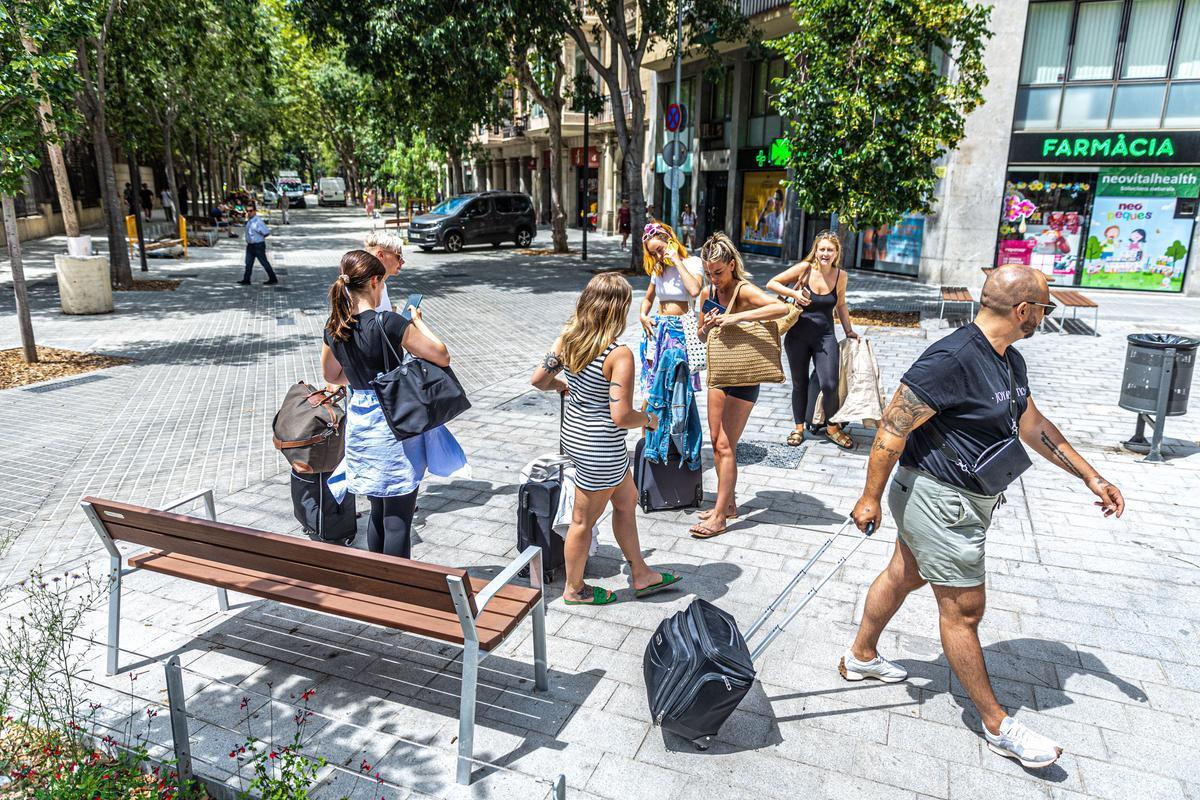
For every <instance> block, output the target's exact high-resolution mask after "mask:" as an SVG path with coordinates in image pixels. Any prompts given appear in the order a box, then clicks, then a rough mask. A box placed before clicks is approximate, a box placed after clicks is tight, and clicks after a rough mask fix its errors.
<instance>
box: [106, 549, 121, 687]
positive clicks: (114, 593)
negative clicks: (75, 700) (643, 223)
mask: <svg viewBox="0 0 1200 800" xmlns="http://www.w3.org/2000/svg"><path fill="white" fill-rule="evenodd" d="M108 580H109V584H108V667H107V674H109V675H116V674H117V666H118V663H117V662H118V658H119V654H120V652H121V559H120V558H118V557H117V556H109V559H108Z"/></svg>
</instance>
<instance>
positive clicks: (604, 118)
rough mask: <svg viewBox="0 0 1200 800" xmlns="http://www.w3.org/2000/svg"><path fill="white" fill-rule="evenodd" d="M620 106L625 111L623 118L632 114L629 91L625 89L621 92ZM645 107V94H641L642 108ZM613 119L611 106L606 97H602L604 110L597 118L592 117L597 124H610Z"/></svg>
mask: <svg viewBox="0 0 1200 800" xmlns="http://www.w3.org/2000/svg"><path fill="white" fill-rule="evenodd" d="M621 105H622V107H623V108H624V109H625V116H626V117H628V116H630V115H631V114H633V102H632V100H631V98H630V94H629V90H628V89H625V90H623V91H622V92H621ZM645 106H646V93H645V91H643V92H642V107H643V108H645ZM612 118H613V104H612V103H611V102H609V97H608V95H605V96H604V110H603V111H601V112H600V114H599V115H598V116H595V117H593V118H592V119H595V120H597V121H599V122H611V121H612Z"/></svg>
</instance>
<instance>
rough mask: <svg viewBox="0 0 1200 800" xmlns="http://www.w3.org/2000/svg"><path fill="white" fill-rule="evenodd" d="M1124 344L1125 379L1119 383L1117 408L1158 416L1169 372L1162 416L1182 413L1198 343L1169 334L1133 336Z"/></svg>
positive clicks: (1174, 415) (1184, 411)
mask: <svg viewBox="0 0 1200 800" xmlns="http://www.w3.org/2000/svg"><path fill="white" fill-rule="evenodd" d="M1127 341H1128V342H1129V346H1128V349H1127V350H1126V351H1125V377H1124V379H1123V380H1122V381H1121V399H1120V400H1119V401H1118V402H1119V404H1120V406H1121V408H1124V409H1127V410H1129V411H1137V412H1141V413H1146V414H1157V413H1159V399H1160V398H1159V394H1160V392H1161V391H1162V389H1163V388H1164V381H1163V378H1164V373H1165V372H1167V371H1170V372H1171V373H1172V374H1171V376H1170V383H1169V384H1168V385H1167V386H1166V389H1167V406H1166V411H1165V413H1166V416H1168V417H1176V416H1180V415H1182V414H1186V413H1187V404H1188V395H1189V393H1190V392H1191V387H1192V371H1193V369H1194V367H1195V365H1196V348H1198V347H1200V340H1196V339H1189V338H1188V337H1186V336H1176V335H1175V334H1173V333H1133V334H1130V335H1129V336H1128V337H1127ZM1171 351H1174V352H1173V353H1172V352H1171Z"/></svg>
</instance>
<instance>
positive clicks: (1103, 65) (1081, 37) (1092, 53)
mask: <svg viewBox="0 0 1200 800" xmlns="http://www.w3.org/2000/svg"><path fill="white" fill-rule="evenodd" d="M1121 5H1122V0H1104V2H1099V3H1083V4H1082V5H1080V6H1079V18H1078V21H1077V22H1076V23H1075V43H1074V45H1073V46H1072V48H1071V80H1073V81H1096V80H1101V81H1102V80H1111V79H1112V76H1113V65H1114V64H1116V61H1117V34H1118V33H1120V30H1121Z"/></svg>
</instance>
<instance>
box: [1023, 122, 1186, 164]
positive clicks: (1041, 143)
mask: <svg viewBox="0 0 1200 800" xmlns="http://www.w3.org/2000/svg"><path fill="white" fill-rule="evenodd" d="M1008 160H1009V163H1011V164H1197V163H1200V132H1197V131H1163V130H1160V131H1105V132H1100V133H1080V132H1071V131H1048V132H1044V133H1014V134H1013V136H1012V143H1011V144H1010V146H1009V152H1008Z"/></svg>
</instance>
